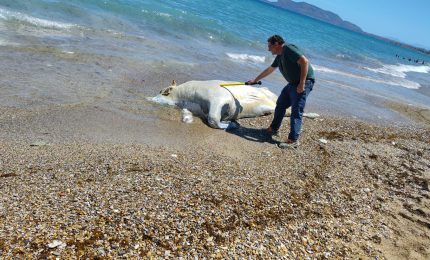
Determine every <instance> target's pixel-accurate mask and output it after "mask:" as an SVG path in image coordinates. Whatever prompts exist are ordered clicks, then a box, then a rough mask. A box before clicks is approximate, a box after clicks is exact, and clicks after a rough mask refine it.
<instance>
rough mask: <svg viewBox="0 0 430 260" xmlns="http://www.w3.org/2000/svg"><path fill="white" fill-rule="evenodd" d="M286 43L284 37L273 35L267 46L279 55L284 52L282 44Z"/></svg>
mask: <svg viewBox="0 0 430 260" xmlns="http://www.w3.org/2000/svg"><path fill="white" fill-rule="evenodd" d="M284 43H285V41H284V39H282V37H281V36H279V35H273V36H270V37H269V39H267V47H268V49H269V51H270V52H271V53H272V54H273V55H275V54H276V55H279V54H281V53H282V46H283V45H284Z"/></svg>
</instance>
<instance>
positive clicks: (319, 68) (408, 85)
mask: <svg viewBox="0 0 430 260" xmlns="http://www.w3.org/2000/svg"><path fill="white" fill-rule="evenodd" d="M312 67H313V68H314V69H315V71H318V72H324V73H333V74H338V75H342V76H345V77H350V78H355V79H360V80H367V81H371V82H375V83H380V84H387V85H391V86H400V87H404V88H408V89H419V88H420V87H421V85H420V84H419V83H417V82H414V81H410V80H406V79H404V78H399V79H398V80H395V81H392V80H382V79H375V78H370V77H365V76H360V75H356V74H352V73H348V72H344V71H339V70H335V69H331V68H327V67H324V66H319V65H312Z"/></svg>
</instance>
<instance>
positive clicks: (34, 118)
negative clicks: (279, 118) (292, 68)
mask: <svg viewBox="0 0 430 260" xmlns="http://www.w3.org/2000/svg"><path fill="white" fill-rule="evenodd" d="M398 107H400V108H398V109H397V110H396V111H398V110H401V111H403V112H401V113H402V114H404V116H410V118H411V119H412V120H415V119H416V117H415V116H411V115H413V114H423V113H422V111H421V110H419V109H416V110H414V109H413V108H412V107H408V108H407V109H405V108H404V107H401V106H398ZM157 109H158V110H157V111H158V113H159V114H158V115H157V117H156V118H155V119H151V120H148V121H142V120H137V119H135V118H133V117H132V116H124V114H123V113H121V111H118V110H108V109H106V108H103V107H97V106H87V105H76V106H70V105H69V106H50V107H44V108H39V109H25V108H20V109H17V108H1V109H0V112H1V113H0V155H1V156H0V191H1V197H0V256H1V257H2V258H22V259H31V258H49V259H55V258H60V259H76V258H90V259H114V258H116V259H117V258H124V259H125V258H128V259H139V258H140V259H147V258H178V257H183V258H194V257H198V258H218V259H226V258H227V259H228V258H230V259H232V258H245V257H248V256H251V257H252V258H265V259H267V258H272V259H273V258H287V259H304V258H306V257H311V258H323V259H332V258H364V259H366V258H382V259H383V258H385V259H428V258H429V257H430V249H429V247H428V245H429V243H430V191H429V188H430V187H429V183H430V143H429V140H430V129H429V124H428V119H427V121H422V120H421V121H419V122H417V124H411V126H410V127H390V126H381V125H375V124H368V123H364V122H359V121H354V120H352V119H348V118H335V117H331V116H330V115H324V114H322V115H321V117H319V118H317V119H314V120H312V119H305V123H304V129H303V134H302V140H301V146H300V147H299V148H298V149H297V150H281V149H279V148H277V146H276V145H275V144H274V143H272V142H271V141H269V140H268V139H267V137H266V136H265V135H264V133H263V131H262V129H263V128H265V127H266V126H267V125H268V123H269V122H270V121H271V118H272V117H271V116H267V117H261V118H256V119H244V120H240V121H239V123H240V124H241V127H240V128H239V129H237V130H234V131H231V132H226V131H221V130H216V129H211V128H209V127H208V126H206V125H205V124H204V123H202V122H201V121H200V120H199V119H195V121H194V123H192V124H184V123H181V122H180V111H179V110H177V109H175V108H171V107H158V108H157ZM420 111H421V112H420ZM135 113H145V112H142V111H141V112H136V111H135ZM424 114H425V113H424ZM427 118H428V117H427ZM286 120H288V119H286ZM287 122H288V121H287ZM287 122H286V123H285V124H284V127H283V128H282V129H281V135H282V136H284V137H285V136H287V133H288V123H287ZM320 139H325V140H326V141H327V142H326V143H323V142H321V141H320Z"/></svg>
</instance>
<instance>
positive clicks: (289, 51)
mask: <svg viewBox="0 0 430 260" xmlns="http://www.w3.org/2000/svg"><path fill="white" fill-rule="evenodd" d="M301 56H303V52H302V51H301V50H300V49H299V48H298V47H297V46H296V45H294V44H284V47H283V51H282V54H280V55H277V56H276V58H275V60H274V61H273V63H272V67H275V68H276V67H279V71H280V72H281V73H282V75H283V76H284V78H285V79H286V80H287V81H288V82H289V83H292V84H298V83H299V82H300V65H299V64H298V63H297V61H298V60H299V58H300V57H301ZM306 79H313V80H315V76H314V69H313V68H312V66H311V64H310V63H309V66H308V75H307V76H306Z"/></svg>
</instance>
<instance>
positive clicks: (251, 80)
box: [246, 79, 257, 85]
mask: <svg viewBox="0 0 430 260" xmlns="http://www.w3.org/2000/svg"><path fill="white" fill-rule="evenodd" d="M246 83H248V85H254V84H256V83H257V81H256V80H255V79H250V80H248V81H247V82H246Z"/></svg>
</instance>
